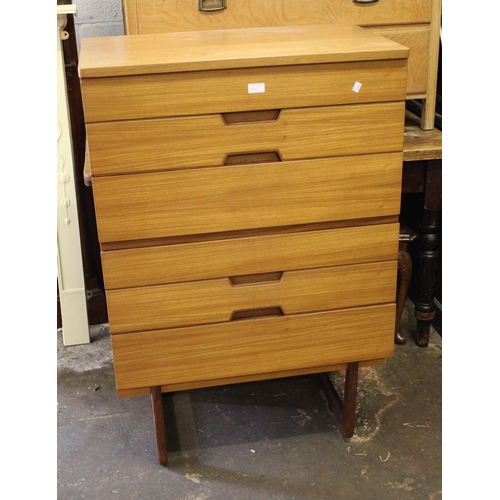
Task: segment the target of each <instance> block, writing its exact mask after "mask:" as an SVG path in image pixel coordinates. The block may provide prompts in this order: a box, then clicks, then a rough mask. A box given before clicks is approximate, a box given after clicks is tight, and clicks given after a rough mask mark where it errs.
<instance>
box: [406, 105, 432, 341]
mask: <svg viewBox="0 0 500 500" xmlns="http://www.w3.org/2000/svg"><path fill="white" fill-rule="evenodd" d="M402 183H403V184H402V193H403V195H404V194H405V193H422V194H423V207H421V209H422V210H421V214H420V221H419V227H418V229H417V230H416V232H417V240H418V266H417V267H418V273H417V275H416V277H415V278H416V297H415V299H416V300H415V316H416V318H417V332H416V339H415V341H416V344H417V345H418V346H420V347H426V346H427V345H428V344H429V332H430V326H431V321H432V320H433V319H434V316H435V314H436V308H435V304H434V296H435V292H436V285H437V274H438V257H439V248H440V243H441V242H440V236H439V233H440V224H441V209H442V202H441V198H442V196H441V185H442V132H441V131H440V130H438V129H436V128H434V129H433V130H428V131H424V130H422V129H421V128H420V118H418V117H417V116H416V115H414V114H412V113H411V112H410V111H407V112H406V124H405V142H404V147H403V180H402ZM402 340H403V339H402ZM399 343H404V342H399Z"/></svg>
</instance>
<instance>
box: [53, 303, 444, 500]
mask: <svg viewBox="0 0 500 500" xmlns="http://www.w3.org/2000/svg"><path fill="white" fill-rule="evenodd" d="M403 331H404V332H405V333H407V334H408V335H409V337H410V339H409V341H408V343H407V344H406V345H404V346H395V355H394V357H393V358H391V359H389V360H388V362H387V364H386V365H383V366H377V367H369V368H362V369H361V370H360V375H359V383H358V405H357V425H356V429H355V434H354V437H352V438H351V439H344V438H343V437H342V436H341V434H340V432H339V431H338V429H337V427H336V425H335V421H334V419H333V417H332V415H331V414H330V412H329V410H328V408H327V404H326V400H325V399H324V397H323V395H322V393H321V391H320V389H319V387H318V385H317V383H316V380H315V378H314V377H313V376H308V377H294V378H289V379H279V380H273V381H264V382H256V383H249V384H238V385H231V386H224V387H217V388H210V389H200V390H196V391H186V392H179V393H175V394H169V395H164V408H165V413H166V421H167V425H168V430H167V432H168V436H167V439H168V447H169V464H168V466H167V467H162V466H160V465H158V463H157V457H156V444H155V437H154V428H153V419H152V410H151V401H150V398H149V396H140V397H135V398H127V399H120V398H118V396H117V395H116V391H115V385H114V375H113V366H112V354H111V347H110V339H109V333H108V329H107V325H97V326H93V327H92V331H91V338H92V342H91V343H90V344H88V345H81V346H71V347H65V346H63V345H62V339H61V333H60V332H58V436H57V438H58V444H57V452H58V481H57V482H58V487H57V489H58V499H60V500H71V499H82V498H83V499H92V500H94V499H95V500H101V499H102V500H108V499H111V500H112V499H116V500H119V499H140V498H143V499H149V500H156V499H168V500H170V499H171V500H205V499H214V500H226V499H227V500H247V499H248V500H261V499H262V500H270V499H276V500H278V499H283V500H284V499H297V500H298V499H321V500H332V499H337V498H338V499H347V500H349V499H363V500H370V499H373V500H404V499H411V500H420V499H422V500H423V499H426V500H440V499H441V498H442V495H441V489H442V486H441V480H442V475H441V471H442V467H441V462H442V449H441V438H442V428H441V414H442V412H441V403H442V397H441V395H442V391H441V387H442V386H441V380H442V379H441V364H442V358H441V349H442V343H441V337H440V336H439V335H438V334H437V333H436V332H435V331H434V330H432V331H431V339H430V345H429V346H428V347H427V348H419V347H417V346H416V345H415V343H414V342H413V341H412V339H411V336H412V335H413V333H414V331H415V319H414V315H413V305H412V303H411V302H410V301H407V304H406V307H405V311H404V314H403ZM342 375H343V374H342V373H335V374H332V375H331V377H332V380H333V381H334V383H335V384H337V383H339V382H341V381H342Z"/></svg>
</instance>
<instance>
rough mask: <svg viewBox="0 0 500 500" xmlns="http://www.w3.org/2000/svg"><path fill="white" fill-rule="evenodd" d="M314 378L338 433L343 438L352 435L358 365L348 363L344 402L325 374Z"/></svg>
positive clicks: (354, 423) (354, 421) (354, 422)
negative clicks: (323, 395)
mask: <svg viewBox="0 0 500 500" xmlns="http://www.w3.org/2000/svg"><path fill="white" fill-rule="evenodd" d="M316 378H317V380H318V382H319V385H320V386H321V389H322V390H323V393H324V394H325V397H326V400H327V401H328V407H329V408H330V410H331V411H332V413H333V415H334V417H335V420H336V421H337V424H338V426H339V429H340V432H341V433H342V435H343V436H344V437H345V438H350V437H352V436H353V435H354V427H355V425H356V395H357V389H358V363H349V364H348V365H347V370H346V374H345V385H344V401H342V400H341V399H340V397H339V395H338V393H337V391H336V390H335V387H334V386H333V384H332V381H331V380H330V377H329V376H328V374H327V373H319V374H317V375H316Z"/></svg>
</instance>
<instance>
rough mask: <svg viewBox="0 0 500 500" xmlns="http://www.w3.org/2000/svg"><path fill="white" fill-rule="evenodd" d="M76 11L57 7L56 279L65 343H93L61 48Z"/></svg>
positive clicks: (60, 6) (74, 8)
mask: <svg viewBox="0 0 500 500" xmlns="http://www.w3.org/2000/svg"><path fill="white" fill-rule="evenodd" d="M75 13H76V7H75V6H74V5H58V6H57V278H58V285H59V299H60V307H61V317H62V329H63V343H64V345H76V344H88V343H89V342H90V335H89V322H88V316H87V293H86V290H85V280H84V274H83V262H82V251H81V245H80V229H79V225H78V212H77V205H76V189H75V172H74V160H73V144H72V140H71V122H70V116H69V105H68V94H67V90H66V75H65V71H64V56H63V48H62V40H63V39H65V37H67V36H68V33H67V32H65V31H64V27H65V26H66V16H67V15H68V14H75Z"/></svg>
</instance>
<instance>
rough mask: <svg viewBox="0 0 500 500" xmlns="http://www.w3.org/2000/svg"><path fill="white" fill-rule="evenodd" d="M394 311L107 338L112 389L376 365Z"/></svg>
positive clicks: (389, 338)
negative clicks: (114, 386)
mask: <svg viewBox="0 0 500 500" xmlns="http://www.w3.org/2000/svg"><path fill="white" fill-rule="evenodd" d="M395 309H396V306H395V305H394V304H384V305H380V306H371V307H365V308H354V309H343V310H338V311H328V312H323V313H312V314H303V315H296V316H285V317H268V318H258V319H249V320H242V321H236V322H230V323H222V324H215V325H202V326H193V327H186V328H178V329H170V330H157V331H153V332H139V333H129V334H123V335H113V336H112V337H111V342H112V347H113V358H114V366H115V378H116V384H117V389H118V390H125V389H135V388H142V387H153V386H158V385H167V384H175V383H188V382H196V381H205V382H206V381H210V380H216V379H221V378H229V377H238V376H248V375H257V376H258V375H259V374H263V373H264V374H265V373H272V372H278V371H285V370H298V369H301V368H302V369H303V368H313V367H321V366H325V365H329V364H337V363H346V362H353V361H365V360H370V359H381V358H387V357H390V356H392V354H393V352H394V318H395Z"/></svg>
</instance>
